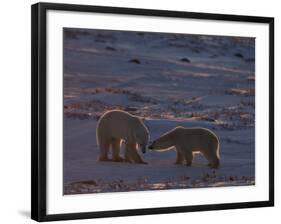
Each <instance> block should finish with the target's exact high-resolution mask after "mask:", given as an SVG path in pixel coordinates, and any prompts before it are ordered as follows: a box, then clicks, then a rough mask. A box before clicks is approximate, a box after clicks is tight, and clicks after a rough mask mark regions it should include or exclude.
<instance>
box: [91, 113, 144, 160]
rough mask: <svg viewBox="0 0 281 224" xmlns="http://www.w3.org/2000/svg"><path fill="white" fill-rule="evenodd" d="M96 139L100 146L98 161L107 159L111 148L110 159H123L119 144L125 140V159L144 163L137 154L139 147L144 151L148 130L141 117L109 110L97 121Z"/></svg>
mask: <svg viewBox="0 0 281 224" xmlns="http://www.w3.org/2000/svg"><path fill="white" fill-rule="evenodd" d="M96 139H97V143H98V145H99V147H100V156H99V160H100V161H107V160H109V159H108V151H109V148H110V146H111V148H112V160H113V161H116V162H121V161H124V159H123V158H122V157H120V146H121V143H122V141H124V142H125V161H126V162H132V161H134V162H135V163H143V164H145V163H146V162H144V161H143V160H142V158H141V157H140V155H139V154H138V151H137V148H138V147H140V148H141V150H142V152H143V153H145V148H146V146H147V144H148V141H149V132H148V129H147V127H146V126H145V125H144V123H143V121H142V119H141V118H139V117H137V116H133V115H131V114H129V113H127V112H125V111H121V110H111V111H108V112H106V113H105V114H103V115H102V116H101V118H100V119H99V121H98V123H97V129H96Z"/></svg>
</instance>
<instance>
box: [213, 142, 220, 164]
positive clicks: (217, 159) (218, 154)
mask: <svg viewBox="0 0 281 224" xmlns="http://www.w3.org/2000/svg"><path fill="white" fill-rule="evenodd" d="M219 165H220V143H219V141H218V142H217V150H216V159H215V160H214V162H213V164H212V167H213V168H218V167H219Z"/></svg>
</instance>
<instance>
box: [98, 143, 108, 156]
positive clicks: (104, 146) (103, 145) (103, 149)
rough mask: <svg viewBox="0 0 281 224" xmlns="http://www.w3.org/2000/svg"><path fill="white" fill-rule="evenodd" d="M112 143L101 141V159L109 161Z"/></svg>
mask: <svg viewBox="0 0 281 224" xmlns="http://www.w3.org/2000/svg"><path fill="white" fill-rule="evenodd" d="M109 146H110V143H109V142H103V143H100V156H99V161H108V160H109V159H108V150H109Z"/></svg>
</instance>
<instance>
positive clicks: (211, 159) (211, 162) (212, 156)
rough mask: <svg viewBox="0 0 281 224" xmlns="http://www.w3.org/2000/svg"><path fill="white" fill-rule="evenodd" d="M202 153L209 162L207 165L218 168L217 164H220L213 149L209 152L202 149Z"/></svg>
mask: <svg viewBox="0 0 281 224" xmlns="http://www.w3.org/2000/svg"><path fill="white" fill-rule="evenodd" d="M209 150H210V149H209ZM202 154H203V155H204V156H205V158H206V159H207V160H208V162H209V164H208V165H209V166H210V167H211V168H218V167H219V165H220V159H219V158H218V156H217V152H216V151H214V152H211V150H210V151H205V152H204V151H203V152H202Z"/></svg>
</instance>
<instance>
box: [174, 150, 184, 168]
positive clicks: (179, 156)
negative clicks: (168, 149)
mask: <svg viewBox="0 0 281 224" xmlns="http://www.w3.org/2000/svg"><path fill="white" fill-rule="evenodd" d="M176 152H177V158H176V162H175V163H174V164H182V163H183V162H184V156H183V153H182V152H181V151H180V149H179V147H176Z"/></svg>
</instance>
